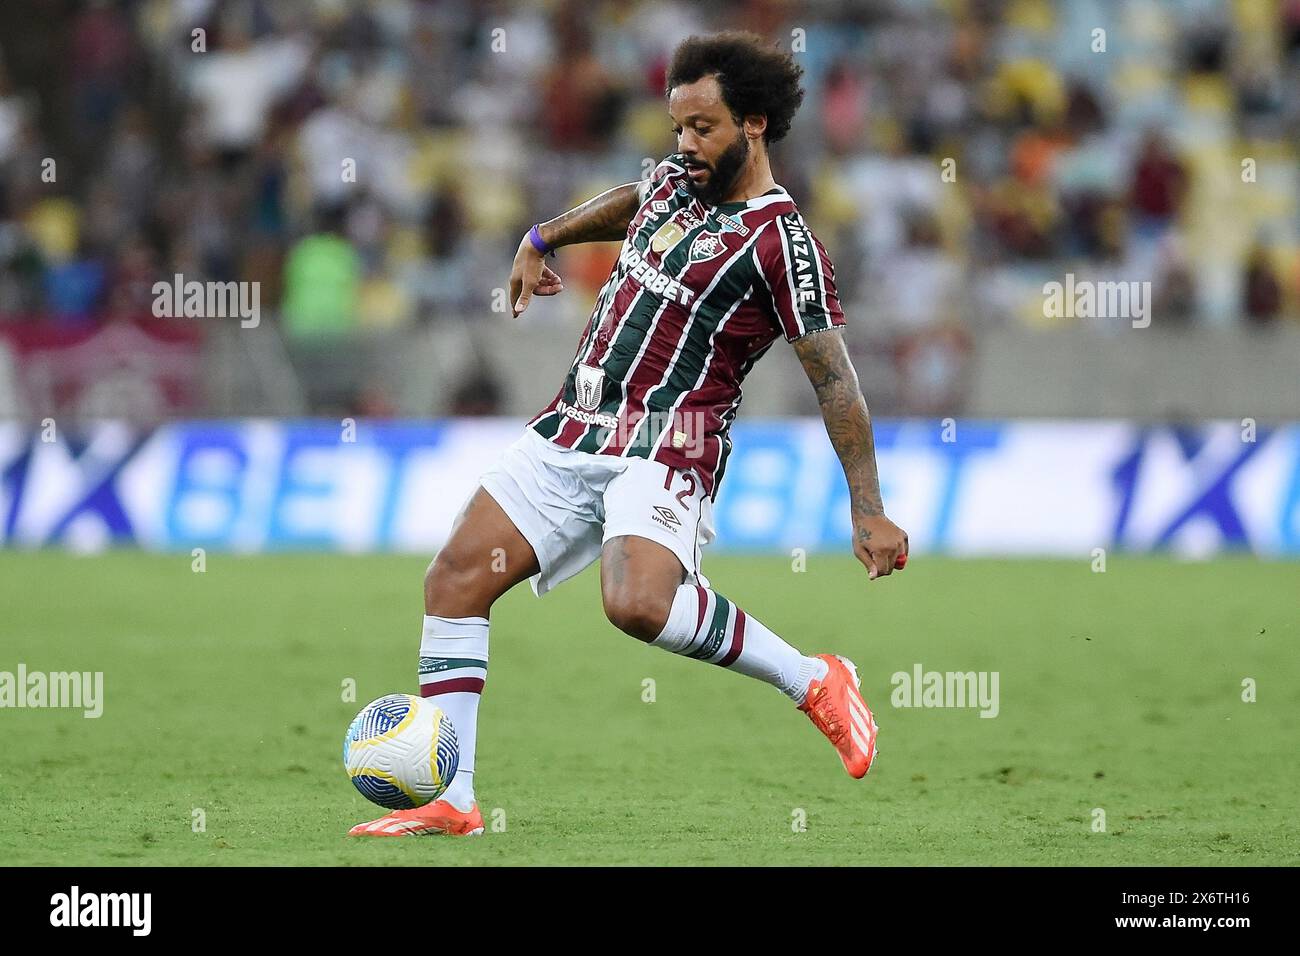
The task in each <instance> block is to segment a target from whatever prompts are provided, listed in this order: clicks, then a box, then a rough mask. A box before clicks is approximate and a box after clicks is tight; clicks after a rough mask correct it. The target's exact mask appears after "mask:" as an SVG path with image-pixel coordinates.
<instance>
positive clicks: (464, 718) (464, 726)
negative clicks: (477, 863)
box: [420, 614, 488, 810]
mask: <svg viewBox="0 0 1300 956" xmlns="http://www.w3.org/2000/svg"><path fill="white" fill-rule="evenodd" d="M487 661H488V622H487V618H484V617H459V618H451V617H435V616H433V615H432V614H426V615H425V616H424V636H423V637H422V638H421V639H420V696H421V697H427V698H430V699H432V700H433V702H434V703H436V704H437V705H438V706H439V707H441V708H442V709H443V710H444V711H445V712H446V714H447V716H448V717H450V718H451V723H452V726H453V727H455V728H456V740H457V742H458V743H459V745H460V760H459V762H458V764H457V769H456V776H455V777H454V778H452V781H451V786H450V787H448V788H447V792H446V793H444V794H443V795H442V799H444V800H446V801H448V802H449V803H450V804H451V805H452V806H454V807H455V808H456V809H457V810H468V809H470V807H472V806H473V805H474V747H475V744H476V743H477V742H478V702H479V699H480V698H481V697H482V694H483V682H484V681H485V680H487Z"/></svg>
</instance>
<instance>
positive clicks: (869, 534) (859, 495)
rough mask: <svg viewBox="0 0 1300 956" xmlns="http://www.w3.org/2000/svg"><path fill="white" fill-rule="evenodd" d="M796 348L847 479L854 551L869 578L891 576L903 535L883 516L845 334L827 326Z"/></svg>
mask: <svg viewBox="0 0 1300 956" xmlns="http://www.w3.org/2000/svg"><path fill="white" fill-rule="evenodd" d="M794 351H795V354H796V355H798V356H799V361H800V362H802V363H803V369H804V371H805V372H806V373H807V374H808V381H810V382H812V386H813V388H814V389H815V390H816V392H817V402H818V404H820V405H821V409H822V419H823V421H825V422H826V433H827V434H828V435H829V436H830V439H831V444H832V445H833V446H834V447H835V453H836V454H837V455H839V458H840V464H841V465H843V466H844V477H846V478H847V479H848V481H849V507H850V509H851V510H852V514H853V553H854V554H855V555H857V558H858V560H859V561H861V562H862V563H863V564H864V565H865V566H866V567H867V569H868V571H869V572H870V573H869V575H868V577H869V578H873V579H874V578H876V577H878V576H880V575H883V574H889V573H891V572H892V571H893V570H894V566H895V565H894V562H895V560H896V559H897V558H898V557H899V556H900V555H905V554H907V533H906V532H905V531H903V530H902V529H901V528H899V527H898V526H897V525H895V524H894V523H893V522H892V521H890V520H889V519H888V518H886V517H885V506H884V504H883V503H882V502H881V500H880V481H879V479H878V478H877V476H876V447H875V443H874V441H873V440H872V437H871V415H870V414H869V413H868V411H867V402H866V399H864V398H863V397H862V390H861V389H860V388H859V387H858V373H857V372H855V371H854V369H853V363H852V362H851V361H849V352H848V349H847V348H845V346H844V334H843V333H842V332H840V331H839V330H838V329H828V330H826V331H822V332H814V333H812V334H811V335H805V336H804V337H803V338H800V339H796V340H795V342H794Z"/></svg>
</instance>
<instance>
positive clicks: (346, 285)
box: [0, 0, 1300, 414]
mask: <svg viewBox="0 0 1300 956" xmlns="http://www.w3.org/2000/svg"><path fill="white" fill-rule="evenodd" d="M728 28H745V29H751V30H754V31H757V32H759V33H761V34H763V35H765V36H770V37H772V38H773V40H774V41H776V42H779V43H780V44H782V45H783V46H784V47H786V48H792V49H794V50H795V51H796V52H797V54H798V58H799V62H800V63H801V64H802V65H803V67H804V69H805V70H806V76H805V87H806V90H807V96H806V99H805V102H804V107H803V109H802V110H801V112H800V114H799V116H798V117H797V118H796V121H795V126H794V128H793V131H792V133H791V135H790V137H789V138H788V140H786V141H785V142H784V143H782V144H781V145H780V146H778V147H777V149H776V151H775V154H774V173H775V175H776V178H777V180H778V182H781V183H782V184H783V185H785V186H786V188H787V189H789V190H790V192H791V193H792V194H793V195H794V196H795V197H796V199H797V200H798V201H799V203H800V205H801V208H802V209H803V210H804V213H805V215H806V217H807V218H808V219H809V221H810V223H811V224H812V225H813V228H814V229H815V230H816V231H817V232H818V234H819V236H820V237H821V238H822V240H823V241H824V243H825V244H826V246H827V247H828V248H829V250H830V252H831V255H832V257H833V258H834V260H835V263H836V271H837V277H838V282H839V285H840V289H841V293H842V297H843V299H844V302H845V305H846V310H847V311H848V312H849V315H850V322H851V323H852V324H853V325H854V326H855V327H857V328H858V329H859V330H860V331H859V332H858V335H859V338H858V339H857V340H856V342H855V347H856V348H858V349H865V350H870V351H872V352H873V354H876V355H882V354H883V355H887V356H888V357H889V360H890V362H892V363H893V364H894V366H895V367H896V370H898V371H899V372H900V374H904V375H905V379H906V381H909V382H911V383H913V385H914V386H915V387H913V388H911V389H909V390H908V394H912V395H915V396H917V398H916V401H917V402H918V403H919V405H918V408H917V409H912V410H925V409H926V408H929V407H948V405H951V404H952V403H953V402H957V403H959V402H960V396H959V395H958V396H954V395H952V394H950V391H951V389H952V388H953V383H957V382H960V380H961V376H960V374H959V372H960V368H961V365H962V363H963V361H964V360H965V357H966V356H967V355H968V354H969V352H970V350H971V349H972V348H973V347H975V345H976V344H977V343H978V341H979V338H980V336H981V334H982V333H984V332H985V331H986V330H988V329H990V328H995V327H1007V326H1011V327H1018V326H1023V327H1024V328H1025V329H1026V334H1029V330H1030V329H1032V328H1034V327H1038V326H1044V325H1050V324H1053V323H1061V322H1083V321H1086V320H1078V319H1048V318H1046V317H1045V313H1044V308H1043V291H1042V290H1043V285H1044V283H1046V282H1049V281H1053V280H1060V279H1061V278H1062V276H1063V275H1064V274H1065V273H1067V272H1069V273H1074V274H1075V275H1076V276H1077V277H1078V278H1093V279H1098V280H1106V279H1124V280H1146V281H1150V282H1151V283H1152V294H1153V296H1154V308H1153V314H1154V321H1155V324H1156V325H1157V326H1163V327H1170V326H1191V325H1209V326H1219V327H1241V328H1243V329H1245V328H1247V327H1250V326H1265V325H1274V324H1281V323H1293V322H1295V321H1296V319H1297V317H1300V242H1298V241H1297V239H1298V233H1300V205H1298V203H1297V198H1298V195H1300V173H1298V170H1300V163H1298V160H1300V157H1298V155H1297V145H1296V144H1297V142H1300V0H1230V2H1228V0H1225V2H1216V0H1127V2H1122V0H874V2H873V0H856V2H848V0H845V2H833V0H827V2H819V0H799V2H797V3H796V2H779V0H737V2H727V0H716V2H712V3H708V4H702V3H686V2H673V0H667V2H661V0H601V2H596V0H587V2H572V0H569V2H566V0H552V2H542V0H536V2H528V0H525V2H514V3H505V2H502V3H493V2H477V0H303V2H299V3H281V2H272V0H226V2H220V0H120V2H112V0H98V2H95V0H91V2H74V0H21V2H16V3H15V2H12V0H10V2H6V3H5V4H4V5H3V12H0V336H5V337H7V338H8V340H9V341H10V348H11V350H12V351H13V353H14V354H15V355H17V356H19V361H18V365H17V370H16V371H15V370H13V369H12V368H11V370H10V372H9V373H8V374H9V376H10V377H11V378H17V379H19V380H21V379H22V375H23V371H22V367H23V366H22V356H24V355H29V356H30V355H36V354H38V353H41V352H42V350H43V349H44V350H48V349H50V348H54V347H55V346H70V347H71V346H75V345H77V344H78V343H84V342H85V341H87V340H88V339H87V337H88V336H90V335H92V334H93V332H94V330H95V329H98V328H101V327H103V326H105V325H112V324H114V323H133V324H136V325H138V326H139V327H140V328H142V329H145V330H146V333H145V334H148V335H150V336H153V337H154V338H156V339H157V338H159V337H161V340H164V342H165V347H163V348H162V349H161V350H160V351H159V353H158V354H159V358H157V359H156V360H153V364H154V366H155V367H157V366H158V365H164V364H166V362H165V361H164V359H163V356H171V357H172V358H175V359H176V364H175V366H174V368H173V371H174V374H175V383H174V384H175V385H176V389H177V391H178V393H184V392H185V390H186V385H185V382H186V380H187V376H188V375H189V374H190V372H189V371H187V366H186V364H185V359H184V357H183V355H182V354H181V353H176V354H175V355H174V354H173V353H172V352H169V351H167V349H168V348H172V347H175V348H177V349H181V350H182V352H183V349H184V347H185V346H186V343H188V342H190V337H191V335H192V336H193V337H195V339H196V340H198V339H201V338H202V336H204V335H205V334H206V327H205V325H204V324H203V323H195V322H193V320H191V325H192V326H193V327H194V328H193V330H192V331H186V330H181V331H176V330H172V331H171V332H167V333H162V332H159V331H158V330H157V329H153V328H152V327H151V326H150V323H148V322H140V321H139V320H141V319H147V317H149V316H150V313H151V306H152V303H153V299H154V296H153V293H152V291H151V289H152V286H153V284H154V283H155V282H157V281H160V280H163V281H169V280H170V278H171V277H172V276H173V275H174V274H177V273H179V274H182V275H183V276H184V277H185V279H186V280H199V281H204V280H217V281H230V280H234V281H244V282H257V283H259V284H260V302H261V308H262V309H263V310H264V311H265V316H266V320H265V321H266V323H267V324H268V325H270V326H272V327H273V328H276V329H278V330H279V332H280V333H281V335H280V338H281V340H282V341H283V342H284V343H285V345H286V355H287V356H288V357H289V359H290V362H291V363H292V364H293V365H294V367H296V368H297V369H298V371H299V373H300V375H301V376H302V378H303V380H304V381H305V382H306V383H307V391H308V393H309V401H308V405H307V408H308V409H309V410H311V409H315V410H325V411H331V412H333V411H337V410H338V409H340V408H342V409H345V410H350V411H360V412H371V413H379V414H383V413H389V412H393V411H395V410H398V409H397V406H396V404H395V399H394V397H393V395H392V393H391V383H388V382H386V381H385V380H384V379H383V377H382V376H377V377H372V378H371V379H370V380H368V381H367V380H356V379H355V377H354V378H350V379H347V381H346V382H345V383H344V384H343V385H341V386H337V387H333V386H331V374H332V373H331V369H333V370H335V371H337V370H338V369H339V368H341V367H348V366H350V365H353V364H355V363H353V362H352V361H350V359H349V358H348V356H350V355H353V354H355V353H352V352H350V351H349V343H356V342H359V341H362V340H367V337H369V339H371V340H373V341H379V342H382V343H384V345H383V347H384V348H387V349H397V350H401V349H403V348H404V347H405V345H404V343H406V342H407V341H408V340H409V337H410V336H414V335H419V334H421V332H422V330H427V329H428V328H429V327H431V326H446V324H448V323H468V324H471V325H472V324H474V323H477V322H484V321H505V317H504V316H503V315H502V299H501V294H500V293H497V292H496V290H499V289H501V288H502V287H503V286H504V285H505V280H506V277H507V275H508V271H509V263H510V260H511V258H512V255H513V252H514V249H515V246H516V244H517V243H518V241H519V237H520V236H521V235H522V234H523V232H525V231H526V229H527V228H528V225H529V224H530V223H532V222H534V221H537V220H542V219H546V218H549V217H551V216H554V215H556V214H558V213H559V212H560V211H562V210H563V209H565V208H567V207H569V206H571V205H574V204H576V203H577V202H579V201H581V200H582V199H585V198H587V197H588V196H590V195H593V194H594V193H595V192H597V191H599V190H600V189H603V188H605V187H607V186H609V185H612V184H614V183H617V182H623V181H627V180H630V179H635V178H636V177H637V176H639V175H640V174H641V173H642V172H643V170H644V169H645V160H646V159H647V158H654V159H658V158H659V157H661V156H662V155H664V154H665V153H667V152H670V151H671V149H672V146H673V141H672V138H671V134H670V130H669V121H668V119H667V117H666V114H665V111H664V104H663V97H662V93H663V79H664V72H665V66H666V62H667V59H668V56H669V55H670V52H671V50H672V48H673V46H674V44H675V43H676V42H677V41H678V40H679V39H681V38H683V37H685V36H687V35H689V34H691V33H699V32H709V31H713V30H718V29H728ZM196 31H197V32H196ZM51 158H52V159H53V160H54V161H55V163H54V166H53V170H54V174H53V177H52V178H53V181H50V180H51V177H50V175H48V170H49V168H50V167H49V165H48V164H47V163H46V160H48V159H51ZM349 161H350V162H349ZM353 171H354V173H355V175H353ZM43 173H47V174H46V175H43ZM614 255H615V250H614V249H613V248H611V247H609V246H600V247H590V248H574V249H569V250H565V251H564V252H563V253H562V256H561V259H560V264H559V267H558V268H559V271H560V272H561V274H562V275H564V277H565V280H566V285H567V286H568V290H567V292H566V295H564V296H561V297H560V298H559V299H557V300H554V301H553V302H548V303H544V304H543V307H541V308H538V309H536V310H532V311H535V313H536V315H534V317H533V319H532V321H533V322H543V323H550V324H551V325H553V326H556V327H560V326H562V327H563V335H562V336H560V337H561V338H564V339H565V340H566V341H568V340H571V339H572V338H573V336H574V334H576V329H577V327H578V326H579V325H580V324H581V322H583V321H584V320H585V317H586V312H587V310H588V308H589V307H590V302H591V296H592V293H594V291H595V289H596V288H597V286H598V285H599V284H600V282H601V281H602V280H603V279H604V277H605V275H606V274H607V272H608V269H609V266H610V264H611V263H612V261H613V257H614ZM494 308H495V311H494ZM1242 334H1247V333H1246V332H1244V331H1243V333H1242ZM134 341H135V340H131V339H126V338H124V339H122V340H121V343H120V344H121V347H122V348H123V349H124V350H125V351H127V352H132V351H138V349H137V348H136V344H133V342H134ZM137 344H138V343H137ZM194 347H195V348H198V347H199V346H197V345H195V346H194ZM176 355H181V357H180V358H176ZM322 356H324V357H325V358H326V359H328V361H321V357H322ZM170 360H171V359H168V360H167V361H170ZM12 364H13V363H11V365H12ZM462 372H463V377H462V378H461V380H460V381H459V382H457V383H454V384H453V385H452V386H449V387H448V388H447V389H444V390H442V391H440V392H438V393H437V394H435V395H434V396H433V397H432V398H430V400H429V405H428V407H427V408H423V409H422V411H424V412H426V413H447V412H459V413H476V412H491V411H494V410H497V409H498V408H499V403H500V394H501V392H502V390H503V388H504V389H505V390H507V391H508V388H509V385H508V383H501V382H500V381H498V380H497V377H496V376H495V375H494V371H493V368H492V366H491V356H485V355H480V356H479V357H478V360H477V361H476V362H470V363H467V365H466V367H465V368H464V369H462ZM52 374H54V373H48V372H47V373H46V379H49V377H50V375H52ZM558 374H559V373H558V369H557V372H556V376H557V378H556V380H557V381H558ZM5 375H6V373H5V371H4V370H3V368H0V386H2V385H3V381H4V379H5ZM46 384H47V386H48V387H49V388H56V386H55V385H50V384H49V382H48V381H47V383H46ZM204 402H205V399H204V397H203V395H202V394H192V395H190V396H189V397H188V398H183V399H181V400H179V402H178V406H177V407H178V408H179V409H180V410H183V411H187V412H190V413H193V412H199V413H202V412H203V411H204V410H205V408H204ZM945 403H948V404H947V405H945ZM899 410H901V411H908V410H909V408H908V407H906V405H904V406H903V407H902V408H900V409H899Z"/></svg>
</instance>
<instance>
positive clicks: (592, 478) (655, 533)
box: [482, 428, 714, 597]
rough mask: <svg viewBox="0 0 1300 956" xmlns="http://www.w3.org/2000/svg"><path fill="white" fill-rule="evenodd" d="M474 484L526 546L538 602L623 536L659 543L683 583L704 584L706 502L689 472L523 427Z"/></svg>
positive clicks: (709, 524)
mask: <svg viewBox="0 0 1300 956" xmlns="http://www.w3.org/2000/svg"><path fill="white" fill-rule="evenodd" d="M482 485H483V488H484V490H485V491H487V493H488V494H490V495H491V496H492V497H493V499H494V500H495V501H496V502H497V504H499V505H500V506H501V508H502V510H504V511H505V513H506V515H507V516H508V517H509V518H510V520H511V521H513V522H514V524H515V527H516V528H518V529H519V531H520V533H521V534H523V536H524V538H525V539H527V541H528V543H529V544H531V545H532V546H533V551H534V552H535V553H536V555H537V563H538V565H539V566H540V567H541V569H542V570H541V573H539V574H535V575H533V577H532V584H533V590H534V591H535V592H536V593H537V595H538V596H539V597H540V596H541V595H543V594H545V593H546V592H547V591H549V590H551V589H552V588H554V587H555V586H556V585H558V584H560V583H561V582H562V581H567V580H568V579H569V578H571V577H573V576H574V575H575V574H577V573H579V572H580V571H582V570H584V569H585V568H587V567H588V566H589V565H590V564H591V563H592V562H593V561H595V560H596V559H597V558H598V557H600V549H601V547H602V546H603V545H604V543H605V542H606V541H608V540H609V539H610V538H617V537H620V536H622V535H629V534H631V535H636V536H637V537H641V538H649V539H650V540H651V541H655V542H658V543H659V544H662V545H663V546H664V547H665V548H667V549H668V550H669V551H671V552H672V553H673V554H675V555H677V559H678V560H679V561H681V563H682V567H683V568H685V569H686V576H687V582H688V583H692V584H699V585H700V586H701V587H708V586H709V581H708V579H707V578H706V577H704V575H703V574H701V573H700V549H701V548H702V547H703V546H704V545H706V544H708V543H709V542H710V541H712V540H713V536H714V529H713V501H712V500H711V499H710V498H709V496H708V495H706V494H705V493H704V489H703V488H702V487H701V486H700V480H699V477H698V476H696V475H695V474H694V473H693V472H689V471H681V470H678V469H675V468H671V467H669V466H668V465H666V464H664V463H663V462H659V461H650V460H649V459H646V458H620V457H618V456H616V455H593V454H591V453H590V452H585V451H575V450H573V449H571V448H562V447H561V446H559V445H557V444H555V443H554V442H551V441H548V440H547V439H545V438H543V437H542V436H541V435H539V434H537V432H535V431H533V429H531V428H526V429H524V433H523V435H521V436H520V437H519V439H518V440H517V441H516V442H515V443H514V444H513V445H511V446H510V447H509V448H507V449H506V450H505V451H504V452H503V453H502V455H501V457H500V458H499V459H498V460H497V462H496V464H495V465H493V466H492V467H491V468H489V469H488V470H487V472H486V473H485V474H484V475H483V478H482Z"/></svg>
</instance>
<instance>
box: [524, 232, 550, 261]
mask: <svg viewBox="0 0 1300 956" xmlns="http://www.w3.org/2000/svg"><path fill="white" fill-rule="evenodd" d="M528 241H529V242H531V243H532V244H533V248H534V249H536V250H537V251H538V252H540V253H541V254H542V255H544V256H545V255H549V256H550V257H551V258H552V259H554V258H555V249H554V248H552V247H551V246H548V245H547V244H546V240H545V239H543V238H542V233H541V230H540V229H538V228H537V227H536V226H533V228H531V229H529V230H528Z"/></svg>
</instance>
